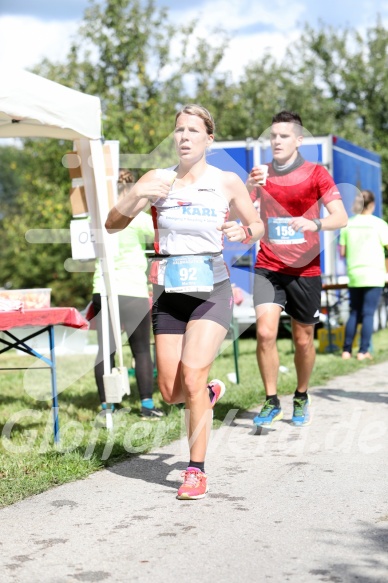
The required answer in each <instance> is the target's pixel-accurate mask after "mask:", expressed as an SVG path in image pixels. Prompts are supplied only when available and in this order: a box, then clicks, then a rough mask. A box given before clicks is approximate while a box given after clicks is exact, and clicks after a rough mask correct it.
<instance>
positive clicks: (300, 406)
mask: <svg viewBox="0 0 388 583" xmlns="http://www.w3.org/2000/svg"><path fill="white" fill-rule="evenodd" d="M310 403H311V397H310V395H307V399H297V398H295V397H294V413H293V415H292V419H291V423H292V424H293V425H296V426H297V427H304V426H305V425H310V423H311V416H310V410H309V406H310Z"/></svg>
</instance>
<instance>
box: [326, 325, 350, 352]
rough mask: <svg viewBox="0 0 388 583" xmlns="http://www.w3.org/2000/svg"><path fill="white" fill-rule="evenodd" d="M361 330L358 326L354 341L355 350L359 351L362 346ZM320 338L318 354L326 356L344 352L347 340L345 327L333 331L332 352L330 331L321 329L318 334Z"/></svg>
mask: <svg viewBox="0 0 388 583" xmlns="http://www.w3.org/2000/svg"><path fill="white" fill-rule="evenodd" d="M360 329H361V326H360V325H359V326H357V334H356V336H355V338H354V341H353V350H357V349H358V347H359V345H360ZM317 338H318V342H319V345H318V352H319V353H320V354H326V353H328V352H342V350H343V345H344V339H345V326H338V327H336V328H332V329H331V350H329V348H330V347H329V330H328V329H327V328H320V329H319V330H318V332H317Z"/></svg>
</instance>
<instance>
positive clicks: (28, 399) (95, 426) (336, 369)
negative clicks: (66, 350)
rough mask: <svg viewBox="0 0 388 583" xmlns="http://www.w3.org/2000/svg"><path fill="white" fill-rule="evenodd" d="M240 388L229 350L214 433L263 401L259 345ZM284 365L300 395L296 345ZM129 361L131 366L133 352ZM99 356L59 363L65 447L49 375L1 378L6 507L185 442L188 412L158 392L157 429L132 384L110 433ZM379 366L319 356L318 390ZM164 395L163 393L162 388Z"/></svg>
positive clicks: (380, 346) (283, 352)
mask: <svg viewBox="0 0 388 583" xmlns="http://www.w3.org/2000/svg"><path fill="white" fill-rule="evenodd" d="M238 344H239V370H240V384H239V385H237V384H232V383H230V382H229V381H228V380H227V377H226V375H227V373H229V372H234V363H233V351H232V348H231V347H230V346H229V347H227V348H225V350H224V351H223V352H221V354H220V355H219V356H218V358H217V359H216V361H215V363H214V365H213V368H212V373H211V374H212V376H214V377H217V378H221V379H223V380H225V383H226V385H227V392H226V395H225V397H224V398H223V399H222V401H221V402H220V403H219V404H218V405H217V407H216V409H215V412H214V415H215V418H214V426H215V427H219V426H220V425H221V424H222V421H223V420H224V418H225V416H226V415H227V413H228V411H229V410H230V409H239V410H240V411H244V410H246V409H249V408H253V407H256V406H258V404H259V403H261V402H262V401H263V396H264V391H263V386H262V382H261V379H260V375H259V371H258V367H257V364H256V356H255V351H256V340H255V339H254V338H240V339H239V341H238ZM387 345H388V329H386V330H383V331H380V332H378V333H376V334H375V335H374V337H373V346H374V357H375V359H374V363H378V362H381V361H383V360H386V359H387V358H388V352H387V350H386V346H387ZM278 348H279V353H280V364H281V365H282V366H284V367H287V368H288V371H289V372H287V373H285V374H281V373H280V374H279V385H278V393H279V394H290V393H292V392H293V391H294V390H295V386H296V376H295V371H294V367H293V352H292V345H291V341H290V339H287V338H286V339H280V340H278ZM125 358H126V362H129V361H130V358H129V353H128V352H127V351H125ZM93 362H94V356H89V355H86V356H67V357H64V356H63V357H59V358H57V376H58V385H59V387H58V388H59V391H60V394H59V423H60V432H61V442H60V445H59V446H54V444H53V428H52V417H51V402H50V399H49V398H48V396H49V394H50V389H51V381H50V372H49V370H31V369H30V370H28V371H23V370H19V371H15V370H9V371H0V378H1V393H0V429H1V431H2V439H1V442H0V507H2V506H7V505H9V504H13V503H15V502H17V501H18V500H21V499H23V498H26V497H27V496H31V495H33V494H37V493H39V492H43V491H45V490H48V489H49V488H52V487H53V486H55V485H58V484H63V483H66V482H70V481H72V480H76V479H80V478H85V477H86V476H88V475H89V474H91V473H92V472H95V471H97V470H99V469H101V468H103V467H105V466H108V465H112V464H113V463H117V462H118V461H120V460H123V459H126V458H128V457H130V456H133V455H137V454H139V453H140V452H141V453H144V452H146V451H150V450H151V449H154V448H156V447H159V446H161V445H164V444H167V443H169V442H171V441H172V440H175V439H177V438H179V437H180V436H181V435H182V434H183V433H184V429H183V424H182V415H181V411H180V410H179V409H178V408H176V407H169V406H167V405H166V404H165V403H163V402H162V400H161V398H160V396H159V394H158V392H157V391H156V392H155V401H156V404H157V406H159V407H161V408H162V409H164V411H165V412H166V414H167V415H166V417H165V418H163V419H162V420H159V421H157V422H149V421H143V420H141V419H140V417H139V412H140V403H139V398H138V393H137V388H136V384H135V382H134V380H133V379H131V395H130V397H126V398H125V399H124V401H123V403H122V405H123V407H124V408H125V409H122V410H120V411H119V412H118V413H116V414H115V415H114V417H113V421H114V432H108V431H107V430H106V427H105V421H104V420H103V419H101V417H100V415H99V400H98V396H97V390H96V387H95V382H94V375H93ZM37 363H38V364H39V362H37V361H36V360H34V359H32V358H30V357H27V356H23V357H20V356H16V355H15V354H14V353H12V351H11V352H8V353H6V354H4V355H1V356H0V367H10V366H31V365H35V366H36V364H37ZM366 366H371V363H369V362H365V361H364V362H358V361H357V360H356V359H352V360H348V361H343V360H342V359H341V358H340V355H339V354H318V355H317V360H316V365H315V368H314V372H313V375H312V379H311V386H318V385H323V384H325V382H326V381H328V380H329V379H331V378H333V377H335V376H339V375H342V374H348V373H351V372H355V371H356V370H358V369H360V368H363V367H366ZM155 388H156V386H155Z"/></svg>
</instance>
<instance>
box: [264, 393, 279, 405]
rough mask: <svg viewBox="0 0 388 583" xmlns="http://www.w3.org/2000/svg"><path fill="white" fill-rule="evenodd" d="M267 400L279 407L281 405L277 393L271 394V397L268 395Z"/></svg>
mask: <svg viewBox="0 0 388 583" xmlns="http://www.w3.org/2000/svg"><path fill="white" fill-rule="evenodd" d="M265 400H266V401H271V403H273V404H274V405H276V406H277V407H279V405H280V401H279V397H278V396H277V395H270V396H269V397H266V399H265Z"/></svg>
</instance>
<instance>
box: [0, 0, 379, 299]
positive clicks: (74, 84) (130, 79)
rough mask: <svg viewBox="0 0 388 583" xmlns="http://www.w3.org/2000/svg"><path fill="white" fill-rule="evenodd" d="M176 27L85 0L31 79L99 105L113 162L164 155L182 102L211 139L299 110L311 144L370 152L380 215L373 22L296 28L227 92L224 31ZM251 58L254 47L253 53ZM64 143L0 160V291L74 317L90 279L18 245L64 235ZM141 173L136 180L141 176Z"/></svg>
mask: <svg viewBox="0 0 388 583" xmlns="http://www.w3.org/2000/svg"><path fill="white" fill-rule="evenodd" d="M196 28H197V23H196V22H195V21H193V22H188V23H187V24H186V25H185V26H180V27H176V26H175V24H174V23H173V22H171V21H170V20H169V14H168V10H167V9H163V8H158V5H157V2H156V0H106V1H105V2H101V1H99V0H91V2H90V4H89V7H88V8H87V10H86V11H85V14H84V19H83V22H82V25H81V27H80V29H79V31H78V33H77V35H76V36H75V37H74V39H73V41H72V44H71V47H70V50H69V53H68V54H67V55H66V57H65V59H64V60H63V62H59V63H54V62H51V61H50V60H48V59H45V60H43V61H42V62H41V63H40V64H39V65H37V67H35V69H34V72H36V73H38V74H40V75H42V76H44V77H46V78H49V79H52V80H53V81H57V82H59V83H62V84H63V85H66V86H68V87H71V88H73V89H77V90H79V91H82V92H84V93H88V94H92V95H97V96H98V97H99V98H100V99H101V103H102V109H103V132H104V136H105V138H106V139H113V140H119V142H120V151H121V153H124V154H125V153H131V154H145V153H149V152H151V151H153V150H154V149H155V148H158V149H159V151H160V155H164V152H165V151H166V150H168V148H169V145H170V142H169V141H168V136H169V135H170V133H171V131H172V129H173V119H174V116H175V112H176V111H177V110H178V108H179V107H180V106H181V105H182V104H183V103H188V102H197V103H201V104H202V105H204V106H205V107H208V108H209V109H210V111H211V112H212V113H213V114H214V117H215V120H216V124H217V132H216V137H217V139H244V138H246V137H247V136H252V137H254V138H257V137H259V136H260V135H261V134H262V133H263V132H264V131H265V130H266V129H267V128H268V127H269V125H270V123H271V118H272V115H273V114H274V113H275V112H276V111H279V110H280V109H283V108H285V109H291V110H295V111H298V112H299V113H300V114H301V116H302V118H303V121H304V125H305V127H306V128H307V129H308V130H309V131H310V132H311V133H312V134H313V135H316V136H318V135H326V134H330V133H332V134H337V135H339V136H341V137H343V138H345V139H348V140H350V141H353V142H355V143H356V144H358V145H360V146H363V147H366V148H370V149H372V150H374V151H376V152H378V153H379V154H380V155H381V156H382V160H383V186H384V200H385V205H386V207H385V208H388V133H387V128H388V107H387V105H388V104H387V101H388V66H387V65H388V62H387V60H388V31H387V30H386V29H385V28H384V26H383V24H382V23H381V21H380V20H377V22H376V25H375V26H372V27H370V28H369V29H368V30H367V31H366V33H365V34H364V35H362V34H360V33H359V32H357V31H355V30H352V29H349V28H345V29H341V30H338V29H334V28H330V27H327V26H326V25H325V24H324V23H321V25H320V26H319V27H318V29H313V28H312V27H311V26H309V25H306V26H305V28H304V31H303V34H302V35H301V36H300V39H299V41H297V42H296V43H293V44H291V45H290V46H289V48H288V51H287V54H286V57H285V59H284V60H283V61H282V62H278V61H276V60H275V59H274V57H273V56H271V54H270V53H269V52H267V53H264V54H263V55H261V56H260V57H258V58H257V59H255V60H253V61H252V60H250V55H248V56H247V62H248V61H249V65H247V66H246V67H245V68H242V71H241V77H240V78H239V80H238V81H233V80H232V76H231V73H230V72H228V71H227V68H226V69H225V66H224V54H225V50H226V48H227V47H228V43H229V37H228V35H227V34H226V33H225V31H222V30H217V29H215V30H214V31H209V34H208V35H207V37H206V38H201V37H199V36H198V35H197V32H196ZM252 52H254V47H252ZM71 149H72V144H71V142H63V141H62V142H61V141H54V140H27V141H25V143H24V147H23V149H17V148H12V147H10V148H5V149H4V148H2V149H1V155H0V172H1V181H0V204H1V209H0V212H1V213H2V215H3V219H2V222H1V225H0V229H1V236H2V241H3V245H2V248H1V250H0V273H1V278H0V286H1V285H5V284H9V285H12V287H45V286H48V287H52V288H53V303H54V304H55V305H65V304H68V305H75V306H77V307H83V306H84V305H85V303H86V302H87V301H88V298H89V295H90V293H91V275H90V274H78V273H73V274H70V273H68V272H67V271H66V269H65V268H64V263H65V261H66V259H67V258H68V257H70V255H71V250H70V245H69V244H64V243H62V244H55V245H54V244H53V245H50V246H42V245H38V244H36V245H33V244H30V243H27V242H26V239H25V233H26V232H27V231H28V230H31V229H36V228H44V227H47V228H58V229H66V228H68V227H69V222H70V219H71V211H70V204H69V199H68V192H69V188H70V180H69V176H68V171H67V170H66V169H65V168H64V167H63V165H62V163H61V160H62V157H63V155H64V153H65V152H66V151H68V150H71ZM144 170H145V168H142V169H140V170H139V172H142V171H144Z"/></svg>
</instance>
